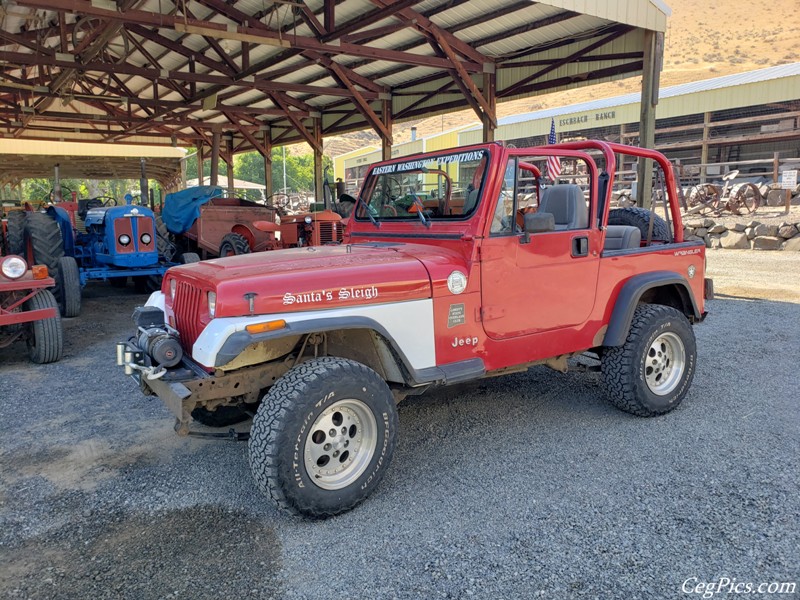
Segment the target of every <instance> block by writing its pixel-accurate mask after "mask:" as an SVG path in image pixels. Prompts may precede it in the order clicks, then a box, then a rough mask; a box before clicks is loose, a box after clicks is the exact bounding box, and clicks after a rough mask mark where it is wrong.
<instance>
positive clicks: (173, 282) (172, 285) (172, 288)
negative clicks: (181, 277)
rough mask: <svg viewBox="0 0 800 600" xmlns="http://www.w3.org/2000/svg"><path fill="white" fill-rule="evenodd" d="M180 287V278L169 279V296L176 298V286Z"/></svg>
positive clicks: (171, 298)
mask: <svg viewBox="0 0 800 600" xmlns="http://www.w3.org/2000/svg"><path fill="white" fill-rule="evenodd" d="M177 287H178V280H177V279H175V278H173V279H170V280H169V298H170V300H173V301H174V300H175V288H177Z"/></svg>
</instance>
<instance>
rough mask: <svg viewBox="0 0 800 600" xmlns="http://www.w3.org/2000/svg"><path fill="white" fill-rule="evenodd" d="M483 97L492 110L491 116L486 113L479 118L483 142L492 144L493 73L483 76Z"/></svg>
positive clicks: (495, 107)
mask: <svg viewBox="0 0 800 600" xmlns="http://www.w3.org/2000/svg"><path fill="white" fill-rule="evenodd" d="M482 91H483V95H484V97H485V98H486V102H488V103H489V106H490V107H491V109H492V114H491V115H489V114H487V113H486V112H484V113H483V115H482V116H481V121H482V123H483V141H484V142H493V141H494V132H495V119H496V115H497V93H496V92H497V79H496V77H495V74H494V71H492V72H491V73H484V74H483V90H482Z"/></svg>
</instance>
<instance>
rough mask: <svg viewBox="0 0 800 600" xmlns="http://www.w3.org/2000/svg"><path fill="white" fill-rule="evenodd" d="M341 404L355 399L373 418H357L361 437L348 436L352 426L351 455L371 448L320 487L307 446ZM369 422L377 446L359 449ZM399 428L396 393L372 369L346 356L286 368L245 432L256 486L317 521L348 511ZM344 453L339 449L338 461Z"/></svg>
mask: <svg viewBox="0 0 800 600" xmlns="http://www.w3.org/2000/svg"><path fill="white" fill-rule="evenodd" d="M342 402H355V403H357V404H359V405H360V406H362V407H363V409H364V410H365V411H367V412H366V413H365V414H367V415H371V418H372V419H374V422H372V423H371V424H370V423H367V421H366V420H364V421H363V422H361V421H358V422H359V423H360V425H359V432H358V436H359V438H361V433H360V432H364V436H363V438H362V439H361V441H359V438H355V437H353V436H354V433H353V430H352V429H350V430H348V433H347V434H346V435H349V437H350V438H352V439H353V440H354V443H353V445H352V446H351V447H350V450H352V451H353V455H352V456H353V457H356V456H357V453H358V451H359V450H362V452H365V453H368V454H366V458H363V459H361V462H360V464H361V466H360V467H358V468H355V465H356V464H357V463H356V462H353V463H352V465H353V467H354V471H352V472H351V473H350V475H351V476H352V477H351V478H352V481H351V482H350V483H349V484H346V485H345V486H344V487H340V488H338V489H323V487H320V486H319V485H318V484H317V483H315V480H314V478H312V476H311V474H310V473H309V471H308V466H307V464H306V463H307V461H308V459H307V458H305V452H304V448H305V445H306V442H307V440H309V439H311V440H313V439H314V437H313V436H314V435H315V434H316V433H317V431H316V429H317V427H315V426H316V424H317V421H318V419H321V418H324V415H325V414H326V413H327V412H330V410H329V409H332V408H335V407H338V406H340V405H341V403H342ZM345 410H346V409H345ZM333 418H334V419H335V418H336V413H335V412H334V413H333ZM340 418H341V417H340ZM334 423H335V421H334ZM371 426H374V428H375V430H374V432H373V433H374V436H375V442H374V443H375V445H374V447H370V444H367V443H364V445H363V447H362V446H360V444H361V443H362V442H364V439H366V438H367V435H366V434H367V433H368V432H369V427H371ZM319 427H324V426H323V425H319ZM337 427H338V425H337ZM397 427H398V417H397V408H396V406H395V402H394V398H393V396H392V394H391V392H390V391H389V387H388V386H387V385H386V382H384V381H383V380H382V379H381V378H380V376H379V375H378V374H377V373H376V372H375V371H373V370H372V369H370V368H369V367H367V366H365V365H363V364H361V363H358V362H355V361H352V360H347V359H343V358H336V357H322V358H316V359H313V360H309V361H307V362H305V363H302V364H300V365H298V366H296V367H294V368H292V369H291V370H289V371H288V372H287V373H286V374H285V375H283V376H282V377H281V378H279V379H278V380H277V381H276V382H275V384H274V385H273V386H272V387H271V388H270V389H269V391H268V392H267V394H266V395H265V396H264V399H263V401H262V402H261V406H259V408H258V412H257V413H256V416H255V417H254V418H253V426H252V428H251V430H250V441H249V451H250V452H249V454H250V469H251V471H252V473H253V477H254V479H255V480H256V483H257V484H258V487H259V488H260V489H261V490H262V491H263V492H264V493H266V494H268V495H269V496H270V497H271V498H272V500H273V501H274V502H275V503H276V504H277V505H278V507H279V508H280V509H281V510H283V511H284V512H288V513H291V514H299V515H303V516H306V517H310V518H314V519H318V518H326V517H330V516H333V515H336V514H339V513H342V512H345V511H347V510H350V509H352V508H353V507H355V506H356V505H357V504H359V503H360V502H361V501H363V500H364V499H365V498H366V497H367V496H369V495H370V494H371V493H372V492H373V491H374V490H375V488H376V487H377V486H378V484H379V483H380V480H381V479H382V478H383V475H384V473H385V472H386V470H387V468H388V467H389V463H390V462H391V459H392V454H393V452H394V447H395V442H396V434H397ZM342 433H343V435H342V437H343V438H344V437H346V435H345V434H344V432H342ZM336 435H338V432H337V433H336ZM332 439H337V438H332ZM345 447H347V446H345ZM362 456H363V455H362ZM344 459H345V455H344V452H342V454H341V455H340V458H339V460H340V462H341V461H342V460H344ZM354 461H355V459H354ZM348 468H349V467H348ZM346 474H347V470H345V471H344V472H343V475H346Z"/></svg>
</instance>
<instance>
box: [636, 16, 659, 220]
mask: <svg viewBox="0 0 800 600" xmlns="http://www.w3.org/2000/svg"><path fill="white" fill-rule="evenodd" d="M663 40H664V37H663V34H660V33H656V32H655V31H652V30H649V29H646V30H645V32H644V61H643V66H642V101H641V112H640V117H639V147H640V148H654V147H655V143H656V105H657V104H658V82H659V76H660V74H661V64H662V62H661V61H662V54H663V51H664V43H663ZM636 181H637V186H636V205H637V206H644V205H645V200H649V199H650V195H651V188H652V187H653V161H652V160H651V159H644V158H639V164H638V167H637V177H636Z"/></svg>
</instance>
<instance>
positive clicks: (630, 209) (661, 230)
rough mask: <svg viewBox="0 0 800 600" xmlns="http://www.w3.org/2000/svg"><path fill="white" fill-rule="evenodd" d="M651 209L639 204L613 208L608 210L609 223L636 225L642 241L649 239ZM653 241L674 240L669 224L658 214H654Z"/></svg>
mask: <svg viewBox="0 0 800 600" xmlns="http://www.w3.org/2000/svg"><path fill="white" fill-rule="evenodd" d="M650 214H651V213H650V211H649V210H647V209H645V208H640V207H638V206H627V207H625V208H612V209H611V210H610V211H608V224H609V225H628V226H631V227H636V228H637V229H639V231H640V232H641V234H642V241H643V242H644V241H646V240H647V233H648V231H649V230H650ZM652 239H653V241H656V242H669V241H671V240H672V236H671V235H670V231H669V225H667V222H666V221H665V220H664V219H662V218H661V217H659V216H658V215H656V214H653V237H652Z"/></svg>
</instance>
